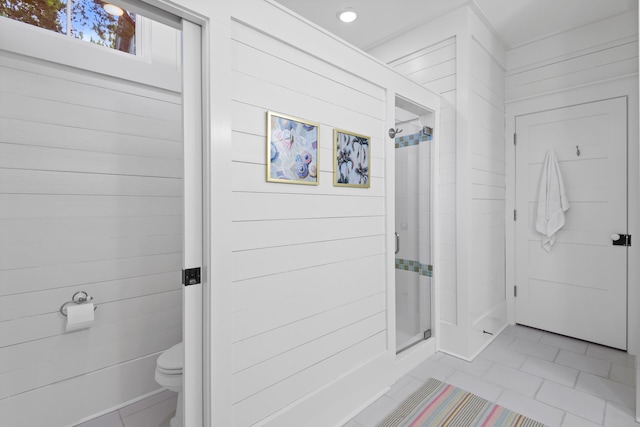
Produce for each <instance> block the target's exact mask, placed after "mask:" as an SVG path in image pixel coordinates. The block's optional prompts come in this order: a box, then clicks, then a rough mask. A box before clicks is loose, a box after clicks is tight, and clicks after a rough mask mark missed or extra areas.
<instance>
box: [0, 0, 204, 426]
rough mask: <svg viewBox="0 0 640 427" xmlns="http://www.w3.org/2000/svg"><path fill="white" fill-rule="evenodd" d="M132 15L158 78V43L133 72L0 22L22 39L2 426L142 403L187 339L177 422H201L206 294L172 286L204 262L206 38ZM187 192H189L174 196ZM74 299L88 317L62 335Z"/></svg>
mask: <svg viewBox="0 0 640 427" xmlns="http://www.w3.org/2000/svg"><path fill="white" fill-rule="evenodd" d="M131 12H132V13H128V14H127V15H128V16H132V15H134V14H135V15H138V14H139V15H138V16H139V17H141V18H143V19H144V18H154V19H157V20H158V21H157V22H150V21H151V20H150V19H149V20H147V21H146V25H147V29H150V27H149V26H153V31H149V32H147V33H145V32H142V33H141V34H142V35H144V34H153V35H154V37H156V36H159V35H163V36H164V37H163V43H164V44H163V49H162V51H159V50H156V51H155V53H158V54H160V55H161V56H162V58H161V59H159V61H160V63H161V64H162V66H158V64H159V63H158V62H155V63H154V58H155V59H158V58H156V57H154V50H153V46H151V47H150V48H151V49H150V50H147V51H146V54H147V55H148V56H146V57H145V58H144V61H143V60H140V59H139V58H137V57H132V56H131V55H133V54H132V52H133V50H132V49H131V48H127V49H126V52H123V51H118V52H114V51H109V50H108V48H106V47H102V46H95V45H90V44H88V43H87V44H85V42H83V41H81V40H78V39H77V38H76V39H74V38H73V37H70V36H69V35H66V34H65V35H63V34H55V33H52V34H49V33H48V32H47V31H46V30H44V29H42V28H37V27H32V26H29V25H26V24H24V23H23V22H18V21H15V20H10V19H9V18H4V17H3V18H0V19H1V20H2V21H1V22H0V24H1V26H2V27H3V28H2V34H6V33H11V34H13V36H12V37H15V39H16V40H19V41H20V43H16V46H15V48H12V44H11V43H6V44H5V46H9V47H8V48H7V49H6V50H3V51H2V52H1V53H0V68H1V69H2V74H3V77H2V79H0V80H1V81H2V82H3V83H4V84H3V85H2V87H1V88H0V91H2V94H1V96H0V99H2V102H0V110H1V113H0V121H2V125H1V129H2V131H1V132H0V137H1V139H0V150H2V155H1V156H0V158H2V164H1V165H0V168H1V169H0V171H1V173H2V175H3V179H2V181H3V185H2V187H1V188H0V199H2V202H1V203H0V205H1V206H2V209H1V210H0V234H1V235H2V236H3V238H2V246H1V249H2V256H1V257H0V258H1V259H2V263H1V265H0V279H1V280H0V282H2V283H3V285H4V284H5V283H7V284H8V283H12V284H13V285H12V286H11V287H4V286H3V287H2V292H1V293H0V307H1V309H0V312H1V313H2V315H3V316H4V317H3V318H1V319H0V322H1V323H2V327H3V328H4V330H5V331H6V332H7V333H6V334H2V335H3V336H4V337H5V338H10V339H11V340H6V339H5V340H4V341H2V342H0V353H1V355H2V358H3V360H5V361H7V363H4V368H3V370H2V372H1V373H0V375H1V376H2V377H1V380H0V381H1V382H2V383H3V384H4V385H5V386H6V387H5V388H4V389H3V394H2V395H0V412H2V413H3V420H4V421H6V422H8V423H10V424H14V425H24V424H28V425H45V424H47V425H70V424H72V423H76V422H79V421H82V420H87V419H90V418H92V417H95V416H97V415H100V414H102V413H104V412H105V411H109V410H114V409H117V408H118V407H119V406H122V405H124V404H127V403H132V402H135V401H136V400H138V399H140V398H143V397H145V396H150V395H152V394H154V393H155V392H157V391H158V390H159V385H158V384H157V383H156V382H155V379H154V371H155V360H156V359H157V357H158V355H159V354H160V353H161V352H162V351H163V350H165V349H167V348H169V347H171V346H172V345H173V344H175V343H177V342H179V341H181V340H183V339H184V340H185V343H187V341H188V340H189V338H190V339H191V341H190V342H188V343H187V345H186V348H187V349H186V350H185V352H186V355H185V356H186V358H185V359H186V362H185V363H186V364H187V365H188V366H190V369H189V370H190V372H189V374H187V373H186V369H185V378H191V379H192V383H191V384H186V388H187V389H188V390H191V392H192V397H191V399H190V403H191V404H194V405H196V407H195V410H194V407H193V406H192V407H190V408H188V409H187V414H190V415H188V416H191V417H193V418H192V419H191V420H192V421H193V423H192V422H189V425H199V424H201V421H200V422H197V420H198V419H199V420H202V399H201V397H198V395H199V396H201V395H202V334H201V331H202V319H201V316H202V298H201V296H198V295H195V294H198V293H199V294H200V295H201V286H202V285H199V286H190V287H189V289H184V287H183V286H182V283H181V282H182V281H181V269H182V268H183V267H185V266H187V267H192V266H195V265H191V264H193V263H192V262H191V261H188V260H193V259H194V256H195V257H196V258H197V257H198V256H199V257H200V261H199V262H198V265H201V264H202V261H201V257H202V233H201V230H202V225H201V224H202V177H201V175H202V158H203V156H202V155H201V153H202V133H201V131H200V132H199V131H198V129H201V127H202V123H201V117H202V113H201V108H202V100H201V99H200V96H201V86H200V85H199V82H200V81H201V79H202V77H201V73H202V70H201V69H202V64H201V61H200V53H201V52H200V51H201V47H200V38H201V35H200V27H199V26H197V25H195V24H190V25H191V26H192V27H193V26H194V27H197V28H191V30H187V31H184V33H183V34H182V35H180V33H179V31H182V30H184V28H183V26H184V27H188V26H189V23H188V22H186V21H185V22H183V21H181V20H180V19H179V18H178V17H175V16H169V15H168V14H167V13H165V12H163V11H161V10H157V9H155V8H153V7H148V6H145V5H144V4H140V3H139V2H135V5H133V6H132V7H131ZM176 30H178V31H176ZM3 37H4V36H3ZM5 40H7V39H5ZM181 40H182V41H184V43H185V45H184V46H187V47H190V49H184V52H182V53H181V52H180V47H181V46H180V43H181ZM137 42H140V40H137ZM166 43H173V45H171V46H169V48H168V47H167V44H166ZM129 46H131V45H129ZM137 47H138V48H141V47H142V44H137ZM171 48H176V51H175V55H167V52H169V51H172V49H171ZM187 52H188V53H189V55H191V56H189V55H187ZM183 54H184V55H183ZM194 55H197V57H194ZM183 59H184V62H182V60H183ZM154 67H155V68H154ZM186 76H189V79H188V82H187V84H185V87H184V90H183V89H182V88H183V79H185V80H186V79H187V77H186ZM9 82H10V83H11V84H8V83H9ZM195 94H197V97H196V96H195ZM185 111H189V113H183V112H185ZM183 114H185V116H186V117H188V118H189V119H192V118H197V120H196V121H195V122H189V121H188V120H183ZM183 132H184V133H183ZM190 153H195V156H193V155H191V154H190ZM194 158H196V159H197V160H196V161H195V164H193V162H194V160H193V159H194ZM194 173H195V174H199V175H197V176H194ZM189 180H191V181H190V182H191V183H197V182H199V183H200V185H199V187H198V186H194V185H190V184H189V185H188V188H189V189H193V188H195V189H196V190H195V191H190V192H187V191H184V189H183V185H184V183H187V182H188V181H189ZM192 217H195V218H196V219H195V220H194V219H193V218H192ZM187 218H190V219H189V220H187ZM185 223H186V224H187V227H185ZM198 223H199V224H200V231H199V232H198V231H197V227H195V228H194V227H192V226H193V225H195V224H198ZM185 228H186V229H185ZM194 236H195V237H194ZM190 239H191V240H190ZM193 248H195V250H192V249H193ZM194 253H195V255H194ZM5 254H9V255H8V256H5ZM183 257H184V259H183ZM79 291H82V292H86V293H87V294H88V295H89V296H90V297H93V300H92V303H93V304H95V307H97V308H96V311H95V318H94V320H93V323H92V324H91V325H90V327H89V328H84V329H80V330H76V331H69V332H68V331H66V330H65V328H66V326H65V322H66V320H65V316H64V315H63V314H61V310H59V309H60V308H61V305H62V304H63V303H66V302H68V301H70V300H71V299H72V296H73V295H75V294H76V292H79ZM5 307H7V308H9V307H11V309H6V310H5ZM189 322H190V323H189ZM188 324H189V325H190V326H192V327H190V328H189V329H188V331H189V334H186V333H183V328H184V327H185V325H188ZM193 326H195V327H193ZM198 331H200V332H198ZM194 348H195V350H194ZM34 405H35V406H37V407H38V408H39V411H33V410H32V408H33V407H34ZM194 411H195V415H194ZM13 420H16V421H15V422H13Z"/></svg>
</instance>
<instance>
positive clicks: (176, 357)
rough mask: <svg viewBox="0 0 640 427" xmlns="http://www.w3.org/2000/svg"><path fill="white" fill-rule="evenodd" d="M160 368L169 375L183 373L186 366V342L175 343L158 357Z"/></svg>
mask: <svg viewBox="0 0 640 427" xmlns="http://www.w3.org/2000/svg"><path fill="white" fill-rule="evenodd" d="M157 366H158V370H159V371H161V372H163V373H167V374H169V375H177V374H182V368H183V366H184V344H183V343H182V342H180V343H178V344H176V345H174V346H173V347H171V348H170V349H168V350H166V351H165V352H164V353H162V354H161V355H160V357H158V363H157Z"/></svg>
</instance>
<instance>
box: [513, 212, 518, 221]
mask: <svg viewBox="0 0 640 427" xmlns="http://www.w3.org/2000/svg"><path fill="white" fill-rule="evenodd" d="M513 220H514V221H517V220H518V211H517V210H516V209H514V210H513Z"/></svg>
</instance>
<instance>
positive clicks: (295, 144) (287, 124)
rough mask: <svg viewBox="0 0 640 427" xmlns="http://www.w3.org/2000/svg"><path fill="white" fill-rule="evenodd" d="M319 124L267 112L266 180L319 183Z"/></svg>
mask: <svg viewBox="0 0 640 427" xmlns="http://www.w3.org/2000/svg"><path fill="white" fill-rule="evenodd" d="M318 138H319V126H318V125H317V124H315V123H312V122H308V121H306V120H301V119H297V118H295V117H291V116H285V115H283V114H278V113H273V112H271V111H268V112H267V181H269V182H284V183H288V184H306V185H318V175H319V170H318V169H319V165H320V163H319V162H318Z"/></svg>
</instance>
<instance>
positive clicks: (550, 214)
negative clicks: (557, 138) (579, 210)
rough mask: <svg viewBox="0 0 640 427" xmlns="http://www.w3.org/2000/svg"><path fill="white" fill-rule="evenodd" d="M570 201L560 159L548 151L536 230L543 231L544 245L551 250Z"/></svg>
mask: <svg viewBox="0 0 640 427" xmlns="http://www.w3.org/2000/svg"><path fill="white" fill-rule="evenodd" d="M567 209H569V202H568V201H567V195H566V193H565V190H564V183H563V182H562V175H561V174H560V168H559V167H558V159H557V158H556V155H555V153H554V152H553V151H548V152H547V156H546V158H545V160H544V167H543V169H542V179H541V180H540V190H539V192H538V217H537V219H536V231H538V232H540V233H542V247H543V248H544V249H545V250H546V251H547V252H549V251H551V246H553V244H554V243H555V241H556V236H555V234H556V232H557V231H558V230H560V229H561V228H562V226H563V225H564V221H565V219H564V213H565V211H566V210H567Z"/></svg>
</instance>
